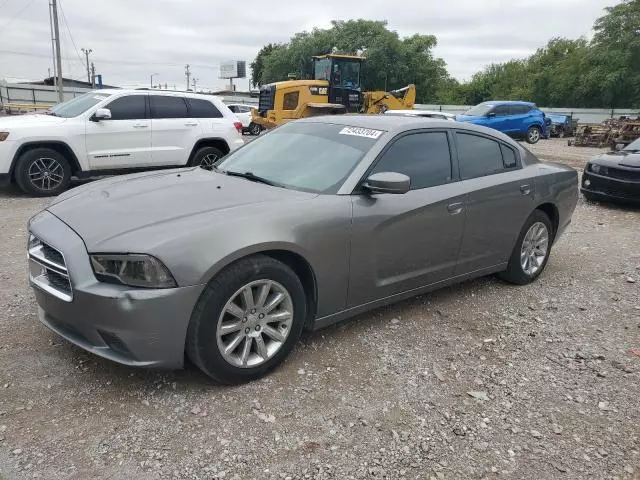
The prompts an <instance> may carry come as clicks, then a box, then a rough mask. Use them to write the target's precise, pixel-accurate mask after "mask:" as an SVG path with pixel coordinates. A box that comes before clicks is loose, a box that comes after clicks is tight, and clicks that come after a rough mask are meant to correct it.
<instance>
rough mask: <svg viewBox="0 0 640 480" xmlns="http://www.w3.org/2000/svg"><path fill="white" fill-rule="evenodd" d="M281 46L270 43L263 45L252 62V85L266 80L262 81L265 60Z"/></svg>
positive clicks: (256, 85) (258, 84)
mask: <svg viewBox="0 0 640 480" xmlns="http://www.w3.org/2000/svg"><path fill="white" fill-rule="evenodd" d="M278 48H281V46H280V45H278V44H274V43H269V44H267V45H265V46H264V47H262V48H261V49H260V51H259V52H258V55H257V56H256V59H255V60H254V61H253V62H251V85H253V86H254V87H258V86H260V85H262V84H263V83H264V82H263V81H262V75H263V73H264V60H265V58H267V57H268V56H269V55H271V54H272V53H273V51H274V50H276V49H278Z"/></svg>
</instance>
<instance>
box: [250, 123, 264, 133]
mask: <svg viewBox="0 0 640 480" xmlns="http://www.w3.org/2000/svg"><path fill="white" fill-rule="evenodd" d="M261 131H262V128H261V127H260V125H258V124H257V123H252V124H251V125H249V133H250V134H251V135H254V136H255V135H260V132H261Z"/></svg>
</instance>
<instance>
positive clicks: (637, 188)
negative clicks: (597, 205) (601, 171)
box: [583, 174, 640, 200]
mask: <svg viewBox="0 0 640 480" xmlns="http://www.w3.org/2000/svg"><path fill="white" fill-rule="evenodd" d="M584 180H585V181H586V180H589V185H586V184H585V182H583V186H584V187H585V188H586V189H588V190H589V191H593V192H600V193H604V194H607V195H613V196H615V197H620V198H629V199H636V200H637V199H638V198H640V183H631V182H620V181H617V180H615V179H613V178H610V177H609V178H608V177H602V176H597V175H592V174H587V175H586V176H585V178H584Z"/></svg>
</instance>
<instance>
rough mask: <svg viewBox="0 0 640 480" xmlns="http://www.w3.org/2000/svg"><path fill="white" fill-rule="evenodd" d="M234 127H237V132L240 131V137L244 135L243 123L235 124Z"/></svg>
mask: <svg viewBox="0 0 640 480" xmlns="http://www.w3.org/2000/svg"><path fill="white" fill-rule="evenodd" d="M233 126H234V127H236V130H237V131H238V133H239V134H240V135H242V123H240V122H233Z"/></svg>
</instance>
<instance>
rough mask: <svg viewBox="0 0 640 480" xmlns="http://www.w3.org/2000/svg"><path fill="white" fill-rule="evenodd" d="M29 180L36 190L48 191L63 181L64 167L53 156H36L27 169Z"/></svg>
mask: <svg viewBox="0 0 640 480" xmlns="http://www.w3.org/2000/svg"><path fill="white" fill-rule="evenodd" d="M27 173H28V176H29V182H31V184H32V185H33V186H34V187H36V188H37V189H38V190H42V191H45V192H46V191H50V190H55V189H56V188H58V187H59V186H60V185H61V184H62V182H63V181H64V168H63V167H62V165H61V164H60V162H59V161H58V160H56V159H55V158H38V159H36V160H35V161H33V162H31V165H29V170H28V172H27Z"/></svg>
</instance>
